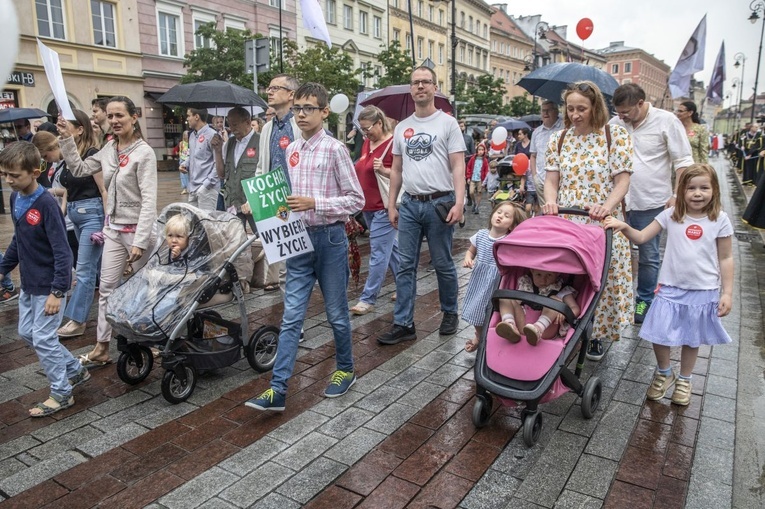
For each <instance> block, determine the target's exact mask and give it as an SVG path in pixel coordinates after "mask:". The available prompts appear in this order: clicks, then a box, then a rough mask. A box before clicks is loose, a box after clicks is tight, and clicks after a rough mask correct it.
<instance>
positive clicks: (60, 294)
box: [50, 290, 64, 299]
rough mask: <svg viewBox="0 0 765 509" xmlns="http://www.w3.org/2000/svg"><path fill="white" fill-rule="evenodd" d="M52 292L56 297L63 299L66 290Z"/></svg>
mask: <svg viewBox="0 0 765 509" xmlns="http://www.w3.org/2000/svg"><path fill="white" fill-rule="evenodd" d="M50 294H51V295H53V296H54V297H56V298H57V299H61V298H63V297H64V292H62V291H61V290H51V291H50Z"/></svg>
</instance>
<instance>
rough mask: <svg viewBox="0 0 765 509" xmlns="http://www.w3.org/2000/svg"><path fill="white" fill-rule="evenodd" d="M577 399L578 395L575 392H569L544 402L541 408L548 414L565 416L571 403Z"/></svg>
mask: <svg viewBox="0 0 765 509" xmlns="http://www.w3.org/2000/svg"><path fill="white" fill-rule="evenodd" d="M576 399H577V397H576V394H575V393H573V392H567V393H565V394H563V395H561V396H560V397H558V398H555V399H554V400H552V401H550V402H548V403H542V404H541V405H540V407H539V408H540V409H541V410H542V411H543V412H544V413H546V414H553V415H561V416H563V415H566V413H567V412H568V409H569V408H571V405H572V404H573V403H574V401H576Z"/></svg>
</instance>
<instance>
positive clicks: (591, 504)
mask: <svg viewBox="0 0 765 509" xmlns="http://www.w3.org/2000/svg"><path fill="white" fill-rule="evenodd" d="M610 482H611V480H610V479H609V483H610ZM553 507H554V508H555V509H600V508H601V507H603V501H602V500H600V499H599V498H593V497H590V496H587V495H583V494H581V493H577V492H575V491H571V490H563V493H561V494H560V497H558V500H557V501H556V502H555V505H554V506H553Z"/></svg>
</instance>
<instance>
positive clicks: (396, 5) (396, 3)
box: [393, 0, 398, 9]
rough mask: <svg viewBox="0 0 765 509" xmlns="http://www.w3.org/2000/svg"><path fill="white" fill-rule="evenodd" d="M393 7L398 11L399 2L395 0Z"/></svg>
mask: <svg viewBox="0 0 765 509" xmlns="http://www.w3.org/2000/svg"><path fill="white" fill-rule="evenodd" d="M393 7H395V8H396V9H398V0H393Z"/></svg>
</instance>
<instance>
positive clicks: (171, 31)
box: [157, 5, 183, 57]
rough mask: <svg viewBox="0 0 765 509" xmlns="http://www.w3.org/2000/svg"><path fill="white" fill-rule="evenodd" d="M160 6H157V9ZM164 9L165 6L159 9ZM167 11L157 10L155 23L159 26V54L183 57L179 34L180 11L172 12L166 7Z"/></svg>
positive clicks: (178, 9)
mask: <svg viewBox="0 0 765 509" xmlns="http://www.w3.org/2000/svg"><path fill="white" fill-rule="evenodd" d="M159 8H160V6H159V5H158V6H157V9H159ZM161 8H162V9H165V8H166V7H165V6H162V7H161ZM167 9H168V11H165V12H163V11H161V10H158V12H157V23H158V25H159V30H158V32H157V33H158V34H159V54H160V55H164V56H168V57H180V56H183V48H182V47H181V45H182V42H181V40H182V37H181V35H182V34H180V33H179V30H180V27H181V16H180V14H181V10H180V8H177V10H172V9H173V7H169V6H168V7H167Z"/></svg>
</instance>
